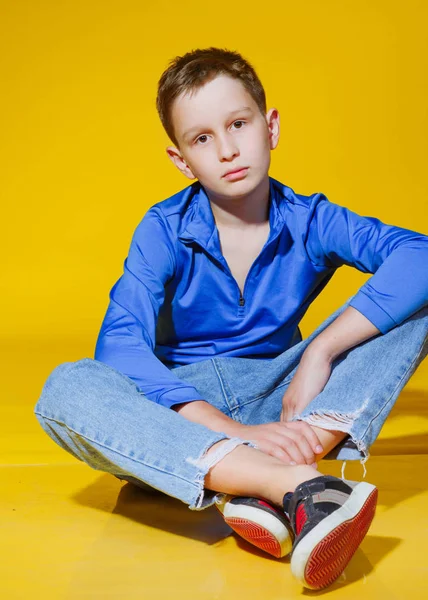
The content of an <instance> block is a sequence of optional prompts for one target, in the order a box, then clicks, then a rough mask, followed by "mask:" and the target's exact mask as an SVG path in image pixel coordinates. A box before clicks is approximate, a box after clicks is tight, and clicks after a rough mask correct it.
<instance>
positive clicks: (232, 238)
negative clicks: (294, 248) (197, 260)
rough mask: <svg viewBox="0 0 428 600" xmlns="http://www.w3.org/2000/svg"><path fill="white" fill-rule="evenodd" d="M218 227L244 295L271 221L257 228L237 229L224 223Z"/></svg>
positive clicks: (223, 248)
mask: <svg viewBox="0 0 428 600" xmlns="http://www.w3.org/2000/svg"><path fill="white" fill-rule="evenodd" d="M217 229H218V233H219V238H220V246H221V251H222V254H223V256H224V258H225V260H226V262H227V264H228V266H229V269H230V270H231V272H232V275H233V277H234V278H235V279H236V282H237V284H238V286H239V289H240V290H241V294H242V295H243V294H244V285H245V280H246V279H247V275H248V272H249V270H250V268H251V266H252V264H253V262H254V261H255V260H256V258H257V257H258V256H259V254H260V252H261V250H262V248H263V246H264V245H265V243H266V241H267V239H268V237H269V231H270V224H269V221H267V222H266V223H263V224H262V225H259V226H258V227H257V228H255V227H249V228H248V229H237V228H228V227H225V226H224V225H222V226H217Z"/></svg>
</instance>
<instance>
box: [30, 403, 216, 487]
mask: <svg viewBox="0 0 428 600" xmlns="http://www.w3.org/2000/svg"><path fill="white" fill-rule="evenodd" d="M35 414H36V415H39V416H40V417H42V418H43V419H46V420H47V421H53V422H54V423H57V424H58V425H64V426H65V427H67V429H69V430H70V431H72V432H73V433H75V434H77V435H80V436H82V437H83V438H84V439H85V440H88V441H89V442H92V443H93V444H97V445H98V446H100V447H101V448H106V449H107V450H110V451H111V452H114V453H115V454H117V455H118V456H123V457H124V458H127V459H129V460H131V461H132V462H135V463H138V464H145V463H143V462H142V461H140V460H138V459H136V458H132V457H131V456H128V455H127V454H123V453H122V452H119V450H116V449H115V448H111V447H110V446H107V445H106V444H103V443H101V442H98V441H96V440H94V439H92V438H91V437H89V436H87V435H84V434H83V433H79V432H78V431H76V430H75V429H73V427H70V426H69V425H67V423H63V422H62V421H58V420H57V419H53V418H52V417H47V416H45V415H43V414H42V413H40V412H36V411H35ZM213 433H215V432H213ZM226 438H228V436H227V435H226V434H224V437H223V438H221V439H219V440H215V441H214V442H213V444H215V443H216V442H220V441H221V440H223V439H226ZM213 444H212V445H213ZM209 447H210V446H208V448H209ZM146 466H148V467H149V468H150V469H153V470H154V471H158V472H159V473H165V474H167V475H174V476H175V477H177V478H178V479H180V480H181V481H185V482H186V483H190V484H191V485H193V486H194V487H195V488H197V489H199V486H198V484H197V483H194V482H193V481H189V480H188V479H185V478H184V477H181V476H180V475H177V473H176V472H174V471H173V472H170V471H166V470H162V469H159V468H157V467H154V466H152V465H146ZM100 470H102V469H100Z"/></svg>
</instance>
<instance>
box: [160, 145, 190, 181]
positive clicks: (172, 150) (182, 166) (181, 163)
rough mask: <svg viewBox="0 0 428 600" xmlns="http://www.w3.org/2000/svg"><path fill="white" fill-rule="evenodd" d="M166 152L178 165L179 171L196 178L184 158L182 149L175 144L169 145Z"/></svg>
mask: <svg viewBox="0 0 428 600" xmlns="http://www.w3.org/2000/svg"><path fill="white" fill-rule="evenodd" d="M166 153H167V154H168V156H169V158H170V159H171V160H172V162H173V163H174V165H175V166H176V167H177V169H178V170H179V171H181V172H182V173H183V175H185V176H186V177H188V178H189V179H196V176H195V175H193V173H192V171H191V169H190V167H189V165H188V164H187V163H186V161H185V160H184V158H183V156H182V154H181V152H180V150H178V149H177V148H176V147H175V146H168V147H167V149H166Z"/></svg>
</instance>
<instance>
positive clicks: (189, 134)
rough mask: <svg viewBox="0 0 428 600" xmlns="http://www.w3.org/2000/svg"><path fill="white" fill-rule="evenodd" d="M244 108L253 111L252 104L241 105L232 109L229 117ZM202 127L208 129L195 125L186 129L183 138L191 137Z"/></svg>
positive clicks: (202, 127)
mask: <svg viewBox="0 0 428 600" xmlns="http://www.w3.org/2000/svg"><path fill="white" fill-rule="evenodd" d="M244 110H249V111H252V109H251V107H250V106H241V107H240V108H237V109H236V110H232V111H231V112H230V113H229V115H228V117H229V118H230V117H231V116H232V115H234V114H236V113H241V112H243V111H244ZM201 129H206V127H204V126H203V125H195V127H192V128H191V129H189V130H188V131H186V132H185V133H184V134H183V138H184V139H187V138H188V137H190V136H191V135H192V134H194V133H196V132H197V131H199V130H201Z"/></svg>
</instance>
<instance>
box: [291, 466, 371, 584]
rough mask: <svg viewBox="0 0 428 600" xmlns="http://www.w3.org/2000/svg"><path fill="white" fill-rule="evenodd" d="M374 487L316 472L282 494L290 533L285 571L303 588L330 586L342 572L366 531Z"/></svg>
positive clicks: (369, 520) (369, 522) (369, 521)
mask: <svg viewBox="0 0 428 600" xmlns="http://www.w3.org/2000/svg"><path fill="white" fill-rule="evenodd" d="M377 496H378V490H377V488H376V486H374V485H371V484H370V483H366V482H357V481H347V480H342V479H338V478H337V477H333V476H331V475H322V476H321V477H316V478H315V479H310V480H308V481H305V482H304V483H301V484H300V485H299V486H297V488H296V490H295V491H294V493H287V494H285V496H284V502H283V504H284V511H285V512H286V513H287V514H288V515H289V517H290V521H291V525H292V527H293V530H294V533H295V540H294V544H293V550H292V554H291V572H292V573H293V575H294V576H295V577H296V578H297V579H298V580H299V581H300V582H301V583H302V584H303V585H304V586H305V587H307V588H310V589H312V590H319V589H322V588H324V587H327V586H328V585H330V584H331V583H332V582H333V581H335V580H336V579H337V578H338V577H339V576H340V575H341V573H342V572H343V571H344V569H345V567H346V565H347V564H348V563H349V561H350V560H351V558H352V556H353V554H354V553H355V551H356V549H357V548H358V546H359V545H360V543H361V542H362V540H363V538H364V536H365V535H366V533H367V531H368V529H369V527H370V524H371V522H372V520H373V517H374V515H375V510H376V502H377Z"/></svg>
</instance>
